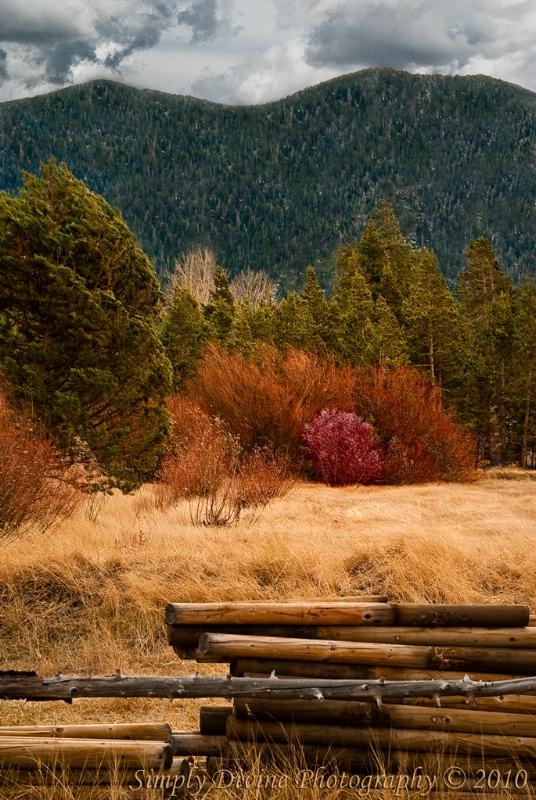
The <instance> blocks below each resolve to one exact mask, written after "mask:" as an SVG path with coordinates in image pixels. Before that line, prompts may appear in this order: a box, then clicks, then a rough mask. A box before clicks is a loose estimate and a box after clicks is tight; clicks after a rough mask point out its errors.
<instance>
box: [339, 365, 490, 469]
mask: <svg viewBox="0 0 536 800" xmlns="http://www.w3.org/2000/svg"><path fill="white" fill-rule="evenodd" d="M354 407H355V410H356V412H357V413H358V414H359V415H360V416H362V417H364V418H365V419H367V420H368V421H369V422H371V423H372V424H373V425H374V427H375V428H376V432H377V434H378V436H379V438H380V441H381V442H382V444H383V447H384V451H385V455H386V474H385V481H386V483H422V482H426V481H436V480H444V481H463V480H470V479H471V478H472V477H474V474H475V472H474V467H475V442H474V440H473V438H472V437H471V436H469V435H468V434H467V433H465V432H464V431H463V429H462V428H461V427H460V425H458V424H457V423H456V422H455V421H454V420H453V419H452V418H451V417H449V416H448V414H446V413H445V411H444V410H443V408H442V402H441V390H440V389H439V388H438V387H437V386H433V385H432V384H431V383H430V382H429V381H428V380H427V378H426V377H425V376H423V375H421V374H420V373H418V372H416V371H415V370H412V369H410V368H408V367H397V368H396V369H393V370H389V369H385V368H376V369H369V370H361V371H358V372H357V373H356V383H355V394H354Z"/></svg>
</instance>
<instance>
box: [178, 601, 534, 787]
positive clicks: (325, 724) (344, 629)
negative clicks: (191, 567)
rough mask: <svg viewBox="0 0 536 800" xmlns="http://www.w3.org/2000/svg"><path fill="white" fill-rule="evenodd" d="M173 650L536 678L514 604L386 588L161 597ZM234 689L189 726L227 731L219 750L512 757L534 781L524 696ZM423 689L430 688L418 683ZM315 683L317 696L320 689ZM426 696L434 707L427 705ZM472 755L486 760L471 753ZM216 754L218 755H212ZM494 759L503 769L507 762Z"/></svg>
mask: <svg viewBox="0 0 536 800" xmlns="http://www.w3.org/2000/svg"><path fill="white" fill-rule="evenodd" d="M166 622H167V624H168V633H169V643H170V645H171V646H173V647H174V648H175V651H176V652H177V654H178V655H180V656H181V657H194V658H195V659H196V660H197V661H199V662H207V661H210V662H220V663H229V664H230V673H231V675H232V676H235V677H259V678H260V677H265V676H266V677H267V676H270V675H273V676H276V677H278V678H281V679H285V678H308V679H318V680H325V679H335V680H341V681H343V680H346V681H347V680H364V681H378V680H381V679H382V678H383V679H385V680H387V681H401V682H410V681H419V680H436V681H437V680H439V681H454V680H463V679H464V678H469V679H471V680H473V681H499V680H508V679H511V678H519V677H521V676H536V625H535V622H536V620H535V619H534V618H530V617H529V609H528V608H527V607H525V606H518V605H510V606H505V605H496V606H495V605H470V606H459V605H416V604H393V603H389V602H387V601H386V598H380V597H366V598H353V599H352V600H351V601H348V600H345V599H340V600H333V599H330V600H328V601H320V600H315V601H289V602H285V603H208V604H170V605H169V606H168V607H167V609H166ZM402 694H403V693H402V692H401V697H398V698H397V697H393V698H389V699H388V700H386V701H384V702H381V701H380V700H379V699H377V702H375V700H374V698H370V699H369V698H367V699H364V700H358V701H357V700H356V701H353V700H323V701H321V702H314V701H313V702H311V701H310V700H305V701H304V700H286V699H285V700H275V699H264V698H263V699H257V700H254V699H247V698H246V699H241V698H238V699H236V700H235V701H234V705H233V706H232V707H231V706H227V707H225V708H221V707H220V708H215V707H204V708H202V710H201V717H200V723H201V724H200V728H201V734H203V735H206V736H218V737H223V736H225V737H226V740H227V743H226V745H225V758H226V759H227V762H225V759H224V762H222V763H229V761H230V762H237V761H238V762H239V761H240V759H241V758H243V757H244V754H245V753H247V752H248V751H249V750H250V749H251V747H252V745H254V746H255V747H256V750H257V752H260V753H261V754H262V755H263V756H266V757H271V758H276V759H280V758H281V757H282V756H285V757H287V756H288V757H289V759H290V754H291V753H292V752H295V750H296V748H298V751H299V752H300V753H301V757H302V760H305V762H307V763H310V764H313V763H323V762H324V761H325V760H329V761H330V762H331V763H333V764H335V765H336V766H338V767H341V768H350V769H359V770H363V769H371V768H372V766H373V763H374V762H375V761H376V763H377V759H378V755H379V754H380V755H381V758H382V759H383V762H384V764H388V765H389V766H390V768H393V767H397V768H400V767H401V765H406V766H407V765H410V764H417V763H419V762H420V763H421V764H422V759H423V756H424V754H426V753H430V752H434V753H436V754H438V753H442V754H447V756H448V757H449V758H450V759H451V761H452V759H454V758H455V759H458V760H459V759H460V758H461V759H462V760H463V759H464V764H465V766H466V767H467V769H468V770H469V772H470V773H476V772H477V771H478V767H479V766H480V768H482V764H483V763H486V764H487V765H490V764H494V765H499V766H496V769H499V767H500V769H502V770H503V771H505V770H506V767H507V765H508V764H514V763H515V765H516V769H519V768H521V767H522V768H523V769H524V770H525V772H526V774H527V776H530V778H531V779H535V780H536V721H535V720H536V717H535V716H534V715H535V712H536V696H534V694H532V695H531V694H523V695H509V696H505V697H482V698H479V699H474V698H473V699H470V700H468V699H467V697H464V696H461V695H460V696H451V697H445V698H441V701H439V699H438V698H435V697H433V696H430V697H428V698H422V697H419V698H417V697H415V698H413V697H405V696H402ZM431 694H432V693H431ZM321 696H322V695H321V694H320V697H321ZM438 706H439V707H438ZM484 760H485V762H484ZM218 763H219V762H218ZM506 771H507V770H506Z"/></svg>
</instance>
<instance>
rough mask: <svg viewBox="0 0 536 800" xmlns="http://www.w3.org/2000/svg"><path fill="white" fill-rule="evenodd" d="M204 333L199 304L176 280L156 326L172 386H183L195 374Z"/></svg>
mask: <svg viewBox="0 0 536 800" xmlns="http://www.w3.org/2000/svg"><path fill="white" fill-rule="evenodd" d="M207 334H208V330H207V324H206V322H205V319H204V317H203V313H202V311H201V309H200V308H199V304H198V303H197V301H196V300H195V299H194V298H193V297H192V295H191V294H190V292H189V291H188V289H186V287H184V286H182V285H180V284H178V285H177V286H175V288H174V289H173V294H172V296H171V299H170V301H169V303H168V305H167V307H166V312H165V315H164V319H163V321H162V325H161V328H160V339H161V341H162V344H163V345H164V348H165V351H166V355H167V357H168V358H169V360H170V362H171V367H172V369H173V385H174V388H175V389H184V387H185V386H186V384H187V382H188V381H189V380H190V378H192V377H193V375H194V374H195V368H196V365H197V362H198V360H199V358H200V357H201V354H202V352H203V345H204V343H205V340H206V338H207Z"/></svg>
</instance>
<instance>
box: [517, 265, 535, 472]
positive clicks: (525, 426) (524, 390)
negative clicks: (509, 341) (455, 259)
mask: <svg viewBox="0 0 536 800" xmlns="http://www.w3.org/2000/svg"><path fill="white" fill-rule="evenodd" d="M513 345H514V367H515V371H514V376H515V377H514V381H515V385H514V390H515V393H516V399H517V408H518V415H519V418H520V419H519V422H520V425H519V430H520V433H521V442H520V445H519V466H520V467H526V466H527V460H528V453H529V445H530V449H531V450H532V453H533V456H532V466H535V463H534V451H535V449H536V414H535V413H534V399H535V394H536V392H535V389H536V290H535V288H534V284H533V283H532V281H530V280H525V282H524V284H523V286H522V287H521V289H520V291H519V292H518V295H517V298H516V303H515V315H514V341H513Z"/></svg>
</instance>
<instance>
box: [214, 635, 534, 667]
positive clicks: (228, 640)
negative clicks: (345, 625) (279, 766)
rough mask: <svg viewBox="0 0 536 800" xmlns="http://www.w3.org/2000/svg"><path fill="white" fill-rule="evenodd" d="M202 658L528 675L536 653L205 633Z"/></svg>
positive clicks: (480, 648) (531, 651) (532, 651)
mask: <svg viewBox="0 0 536 800" xmlns="http://www.w3.org/2000/svg"><path fill="white" fill-rule="evenodd" d="M199 652H200V653H201V655H203V656H210V657H215V656H219V657H220V658H222V660H224V661H232V660H233V659H235V658H268V659H270V658H274V659H282V660H287V659H288V660H290V661H321V662H322V663H325V662H328V663H336V664H364V665H371V666H393V667H407V668H410V669H441V670H468V669H473V670H474V671H480V672H493V671H497V670H500V671H501V672H506V671H507V670H506V668H508V669H510V670H511V671H512V673H516V674H518V675H532V674H533V673H534V672H535V668H536V650H515V651H510V650H508V649H507V648H483V647H431V646H430V647H424V646H419V645H403V644H398V645H397V644H376V643H372V642H335V641H332V640H331V641H330V640H323V639H282V638H276V637H270V636H235V635H233V634H228V633H204V634H203V635H202V636H201V638H200V639H199Z"/></svg>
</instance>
